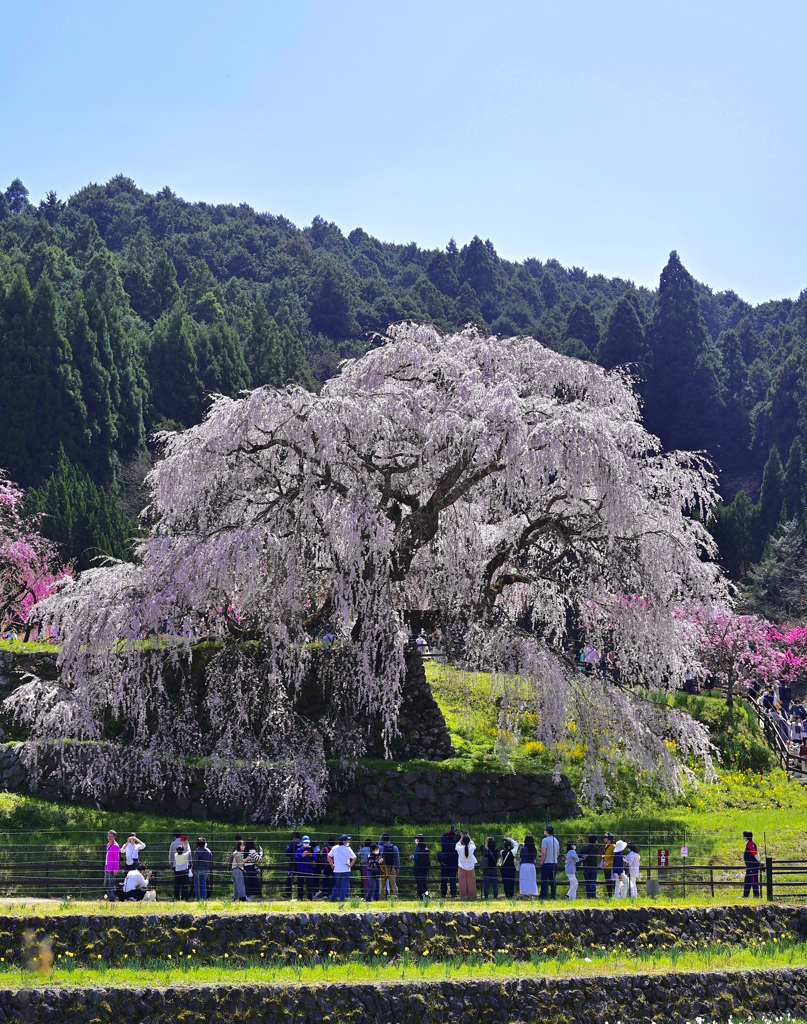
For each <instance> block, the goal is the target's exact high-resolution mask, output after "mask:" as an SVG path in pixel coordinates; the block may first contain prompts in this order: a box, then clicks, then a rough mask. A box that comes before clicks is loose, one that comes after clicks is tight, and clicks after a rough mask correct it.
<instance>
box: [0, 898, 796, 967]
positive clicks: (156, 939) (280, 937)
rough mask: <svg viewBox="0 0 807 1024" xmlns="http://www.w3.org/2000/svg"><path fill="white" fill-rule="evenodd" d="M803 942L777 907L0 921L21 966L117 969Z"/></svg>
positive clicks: (792, 911)
mask: <svg viewBox="0 0 807 1024" xmlns="http://www.w3.org/2000/svg"><path fill="white" fill-rule="evenodd" d="M783 933H784V934H785V935H786V936H788V937H790V938H792V939H805V938H807V907H798V908H797V907H787V906H780V905H777V904H749V905H747V906H727V907H702V908H681V909H678V908H662V907H637V908H625V909H624V910H623V909H619V910H610V909H600V908H596V909H595V908H590V909H581V910H562V911H560V910H559V911H545V910H525V911H518V910H513V911H509V910H507V911H505V910H502V911H486V910H483V911H479V912H465V911H457V912H454V911H450V910H432V909H425V910H419V911H406V910H403V911H388V912H378V913H369V912H368V913H349V912H347V913H341V914H340V913H328V912H324V913H310V914H306V913H298V914H277V913H271V914H261V913H256V914H227V915H218V916H217V915H213V914H210V915H204V914H202V915H193V914H147V913H145V914H137V915H133V916H129V915H128V914H124V913H120V914H99V915H97V916H92V917H90V916H80V915H75V916H74V915H70V916H68V915H64V916H62V915H54V916H52V917H3V918H0V956H3V957H5V959H6V961H7V962H8V961H16V962H18V963H22V962H27V960H28V959H29V958H30V956H31V955H33V954H34V953H35V952H36V951H37V949H38V948H39V945H40V944H41V943H43V942H44V943H45V944H46V945H48V946H50V948H51V949H52V951H53V953H54V955H56V956H58V955H59V954H62V955H64V954H67V953H69V954H71V956H74V957H75V958H76V959H77V960H87V961H93V962H95V961H97V960H98V958H99V956H100V958H101V959H102V960H103V961H105V962H107V963H123V962H124V960H125V959H126V958H127V957H128V958H132V957H142V958H154V959H166V958H167V957H168V955H169V954H170V955H171V957H172V959H174V960H176V959H177V958H178V957H179V954H180V953H181V954H183V956H186V955H187V954H192V955H193V960H194V963H197V964H198V963H199V962H205V961H210V960H214V959H217V958H220V957H223V956H224V954H225V953H226V954H227V955H228V957H229V958H230V961H231V962H232V961H233V960H235V959H245V958H250V957H260V955H261V954H264V956H265V957H266V958H279V959H281V960H288V961H290V962H293V963H296V962H297V959H298V957H299V956H302V957H304V958H306V959H307V958H314V957H320V958H327V957H328V956H330V955H334V954H335V955H336V956H339V957H347V956H350V955H351V954H353V953H361V954H363V955H365V956H374V955H376V954H378V955H381V956H383V955H384V954H386V955H387V956H389V957H394V956H395V955H396V954H397V953H401V952H403V951H404V950H405V949H407V948H408V949H409V951H410V952H411V953H413V954H416V953H424V952H425V951H428V953H429V956H430V957H437V958H449V957H453V956H457V955H459V954H467V953H470V952H472V951H479V952H480V953H482V954H483V955H484V954H485V953H489V954H492V953H494V952H496V951H497V950H498V951H507V952H509V953H510V954H512V955H513V956H514V957H516V959H528V958H529V955H530V953H531V952H533V951H535V950H538V951H541V952H544V951H546V952H547V953H549V954H554V953H557V952H559V951H560V950H567V951H569V952H575V951H581V950H583V949H590V948H592V947H593V946H597V947H601V946H604V947H605V948H606V949H611V948H616V947H617V946H619V945H621V946H623V947H624V948H626V949H628V950H638V949H640V948H643V949H647V948H648V946H651V947H653V948H655V949H663V948H665V947H669V946H677V947H679V948H686V947H688V946H692V945H693V944H694V943H696V942H700V941H703V940H707V941H713V942H727V943H732V944H735V945H740V946H744V945H749V944H750V943H751V942H752V941H754V940H759V939H770V938H773V937H781V935H782V934H783Z"/></svg>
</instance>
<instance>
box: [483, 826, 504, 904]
mask: <svg viewBox="0 0 807 1024" xmlns="http://www.w3.org/2000/svg"><path fill="white" fill-rule="evenodd" d="M479 859H480V860H481V862H482V885H483V895H484V897H485V899H487V898H488V893H489V892H490V890H491V889H492V890H493V898H494V900H497V899H498V898H499V879H498V876H497V874H496V865H497V864H498V863H499V851H498V850H497V849H496V840H495V839H494V838H493V836H488V838H487V839H486V840H485V848H484V849H483V850H482V854H481V856H480V858H479Z"/></svg>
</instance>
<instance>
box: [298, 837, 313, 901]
mask: <svg viewBox="0 0 807 1024" xmlns="http://www.w3.org/2000/svg"><path fill="white" fill-rule="evenodd" d="M294 874H295V877H296V878H297V899H298V900H301V899H303V897H304V896H307V897H308V899H310V900H313V898H314V851H313V850H312V849H311V840H310V839H309V838H308V836H303V838H302V845H301V846H298V847H297V853H295V855H294Z"/></svg>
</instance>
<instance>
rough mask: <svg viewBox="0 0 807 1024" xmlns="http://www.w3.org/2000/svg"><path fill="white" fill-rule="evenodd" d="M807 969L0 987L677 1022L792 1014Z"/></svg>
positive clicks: (118, 1007) (330, 1019)
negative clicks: (402, 980)
mask: <svg viewBox="0 0 807 1024" xmlns="http://www.w3.org/2000/svg"><path fill="white" fill-rule="evenodd" d="M805 1001H807V969H805V968H790V969H773V970H760V971H736V972H728V971H723V972H719V971H715V972H709V973H684V972H680V973H679V972H675V973H670V974H667V975H651V974H634V975H630V974H624V975H621V976H619V977H595V978H518V979H517V978H511V979H505V980H479V981H448V980H446V981H433V982H411V983H400V984H394V985H387V984H380V985H374V984H339V985H336V984H323V985H318V986H306V985H242V986H238V985H217V986H215V987H214V986H204V987H189V988H169V989H157V988H138V989H135V990H133V989H129V988H117V989H116V988H106V989H104V988H97V989H91V988H89V989H88V988H83V989H79V988H74V989H71V988H62V989H54V988H43V989H22V990H17V991H0V1021H9V1022H11V1021H14V1022H19V1021H26V1022H27V1021H31V1022H39V1021H70V1022H72V1024H101V1022H104V1024H106V1022H109V1021H122V1020H126V1021H129V1020H131V1021H138V1024H164V1022H166V1021H177V1022H181V1024H218V1022H227V1024H241V1022H255V1024H258V1022H260V1024H285V1022H287V1021H295V1022H297V1024H334V1022H336V1021H339V1022H346V1021H347V1022H355V1024H392V1022H396V1024H397V1022H406V1024H444V1022H445V1021H447V1020H457V1021H468V1022H471V1021H473V1022H474V1024H488V1022H491V1024H502V1022H503V1021H510V1022H511V1024H535V1022H537V1021H538V1022H541V1024H559V1022H564V1024H568V1022H569V1021H586V1022H589V1024H606V1022H608V1021H622V1022H625V1024H628V1022H634V1021H635V1022H642V1024H644V1022H650V1021H664V1024H683V1022H685V1021H692V1020H694V1019H695V1017H697V1016H701V1017H708V1019H710V1020H712V1019H722V1020H728V1018H729V1016H730V1015H732V1014H733V1015H735V1017H736V1015H737V1014H738V1013H740V1012H741V1011H745V1012H746V1013H748V1012H754V1013H761V1012H767V1013H771V1012H773V1011H777V1012H779V1013H784V1012H786V1011H794V1010H798V1011H799V1012H800V1013H803V1008H804V1005H805Z"/></svg>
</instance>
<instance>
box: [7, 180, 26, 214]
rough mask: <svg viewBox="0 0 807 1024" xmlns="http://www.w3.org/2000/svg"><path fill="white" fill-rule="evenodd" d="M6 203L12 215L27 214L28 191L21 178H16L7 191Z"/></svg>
mask: <svg viewBox="0 0 807 1024" xmlns="http://www.w3.org/2000/svg"><path fill="white" fill-rule="evenodd" d="M6 202H7V203H8V208H9V209H10V210H11V212H12V213H25V211H26V210H27V209H28V207H29V205H30V204H29V202H28V189H27V188H26V187H25V185H23V183H22V182H21V181H20V179H19V178H15V179H14V181H12V182H11V184H10V185H9V186H8V188H7V189H6Z"/></svg>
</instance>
